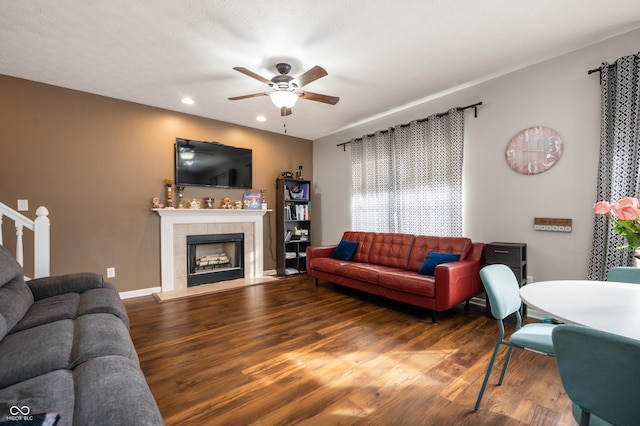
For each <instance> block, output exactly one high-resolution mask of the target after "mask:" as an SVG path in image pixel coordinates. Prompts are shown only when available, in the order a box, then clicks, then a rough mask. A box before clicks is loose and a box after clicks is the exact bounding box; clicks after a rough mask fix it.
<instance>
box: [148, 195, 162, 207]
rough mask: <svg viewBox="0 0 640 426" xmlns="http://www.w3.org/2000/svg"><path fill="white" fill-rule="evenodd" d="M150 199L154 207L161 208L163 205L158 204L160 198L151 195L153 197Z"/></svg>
mask: <svg viewBox="0 0 640 426" xmlns="http://www.w3.org/2000/svg"><path fill="white" fill-rule="evenodd" d="M151 201H152V203H153V208H154V209H161V208H162V207H163V206H162V204H160V198H158V197H153V199H152V200H151Z"/></svg>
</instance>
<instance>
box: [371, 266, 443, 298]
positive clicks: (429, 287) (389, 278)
mask: <svg viewBox="0 0 640 426" xmlns="http://www.w3.org/2000/svg"><path fill="white" fill-rule="evenodd" d="M379 284H380V286H381V287H385V288H389V289H393V290H399V291H404V292H406V293H411V294H417V295H420V296H425V297H436V282H435V278H434V277H432V276H429V275H418V274H416V273H415V272H409V271H388V272H386V273H384V274H380V279H379Z"/></svg>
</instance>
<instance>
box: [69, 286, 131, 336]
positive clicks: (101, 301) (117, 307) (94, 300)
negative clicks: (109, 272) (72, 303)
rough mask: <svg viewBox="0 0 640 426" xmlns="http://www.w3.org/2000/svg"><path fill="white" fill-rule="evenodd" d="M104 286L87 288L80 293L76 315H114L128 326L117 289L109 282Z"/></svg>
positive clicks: (127, 319)
mask: <svg viewBox="0 0 640 426" xmlns="http://www.w3.org/2000/svg"><path fill="white" fill-rule="evenodd" d="M104 284H105V287H104V288H95V289H92V290H87V291H85V292H84V293H82V294H81V295H80V303H79V305H78V314H77V315H78V316H82V315H87V314H97V313H105V314H111V315H115V316H117V317H118V318H120V320H122V322H124V323H125V325H126V326H127V328H129V316H128V315H127V310H126V308H125V307H124V303H122V299H120V295H119V294H118V292H117V290H115V288H113V287H112V286H111V284H109V283H104Z"/></svg>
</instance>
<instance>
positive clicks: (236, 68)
mask: <svg viewBox="0 0 640 426" xmlns="http://www.w3.org/2000/svg"><path fill="white" fill-rule="evenodd" d="M233 69H234V70H236V71H238V72H241V73H242V74H244V75H248V76H249V77H251V78H255V79H256V80H258V81H260V82H262V83H264V84H268V85H269V86H271V84H273V83H271V80H267V79H266V78H264V77H262V76H261V75H258V74H256V73H255V72H253V71H249V70H248V69H246V68H244V67H233Z"/></svg>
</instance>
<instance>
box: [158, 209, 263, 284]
mask: <svg viewBox="0 0 640 426" xmlns="http://www.w3.org/2000/svg"><path fill="white" fill-rule="evenodd" d="M153 210H154V212H156V213H157V214H158V215H159V216H160V259H161V263H160V265H161V267H162V269H161V272H162V287H161V290H162V292H163V293H164V292H170V291H173V290H183V289H187V272H188V271H187V268H188V262H187V260H186V259H187V245H186V244H185V241H186V237H187V235H207V234H208V235H212V234H225V233H242V234H243V235H244V253H243V255H244V279H247V278H249V279H254V278H260V277H262V276H263V274H264V270H263V269H264V268H263V266H264V263H263V241H264V240H263V222H264V216H265V214H267V213H268V212H269V211H270V210H254V209H243V210H226V209H153Z"/></svg>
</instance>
